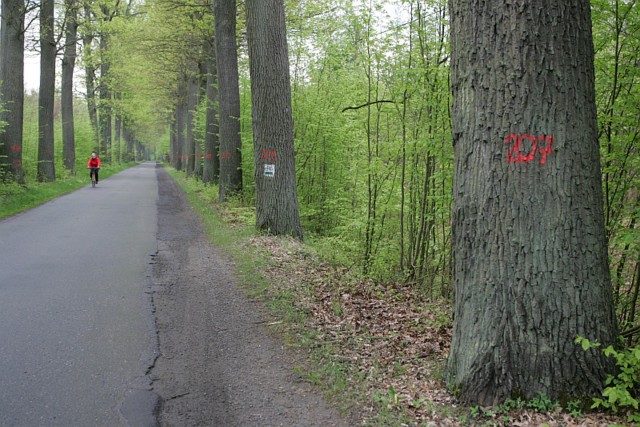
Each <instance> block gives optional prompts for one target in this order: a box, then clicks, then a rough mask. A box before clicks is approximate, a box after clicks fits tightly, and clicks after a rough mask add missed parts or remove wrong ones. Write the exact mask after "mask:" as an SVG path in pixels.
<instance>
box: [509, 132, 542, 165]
mask: <svg viewBox="0 0 640 427" xmlns="http://www.w3.org/2000/svg"><path fill="white" fill-rule="evenodd" d="M504 142H505V144H513V145H512V146H511V149H509V154H507V162H509V163H523V162H524V163H530V162H532V161H533V160H534V159H535V157H536V154H539V155H540V164H541V165H544V164H545V163H546V161H547V156H548V155H549V153H551V151H553V148H552V145H553V136H551V135H542V136H533V135H529V134H524V135H516V134H515V133H512V134H511V135H509V136H507V137H506V138H505V139H504ZM541 142H545V146H544V147H542V144H541ZM526 146H529V147H530V148H528V149H527V148H526ZM523 150H526V152H524V153H523Z"/></svg>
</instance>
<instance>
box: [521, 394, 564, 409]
mask: <svg viewBox="0 0 640 427" xmlns="http://www.w3.org/2000/svg"><path fill="white" fill-rule="evenodd" d="M558 406H559V405H558V402H553V401H552V400H551V399H550V398H549V396H547V395H546V394H544V393H538V394H537V395H536V397H534V398H533V399H531V400H530V401H529V402H527V408H529V409H534V410H536V411H539V412H549V411H553V410H554V409H555V408H557V407H558Z"/></svg>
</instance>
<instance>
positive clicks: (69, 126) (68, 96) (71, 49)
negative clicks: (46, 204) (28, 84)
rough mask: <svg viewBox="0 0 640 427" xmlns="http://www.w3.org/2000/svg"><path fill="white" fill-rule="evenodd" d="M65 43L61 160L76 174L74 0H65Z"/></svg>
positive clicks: (75, 34) (75, 31) (75, 22)
mask: <svg viewBox="0 0 640 427" xmlns="http://www.w3.org/2000/svg"><path fill="white" fill-rule="evenodd" d="M65 10H66V14H67V19H66V25H65V45H64V53H63V57H62V82H61V89H60V90H61V99H60V104H61V114H62V160H63V163H64V167H65V168H66V169H67V170H70V171H71V173H72V174H73V175H75V174H76V145H75V131H74V119H73V70H74V68H75V63H76V37H77V34H78V22H77V10H76V2H75V0H66V2H65Z"/></svg>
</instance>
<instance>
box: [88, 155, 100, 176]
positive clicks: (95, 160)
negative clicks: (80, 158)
mask: <svg viewBox="0 0 640 427" xmlns="http://www.w3.org/2000/svg"><path fill="white" fill-rule="evenodd" d="M87 167H88V168H89V178H91V174H93V173H95V174H96V184H97V183H98V171H99V170H100V158H99V157H98V155H97V154H96V153H91V158H90V159H89V162H88V163H87Z"/></svg>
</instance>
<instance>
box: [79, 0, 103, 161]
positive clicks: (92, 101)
mask: <svg viewBox="0 0 640 427" xmlns="http://www.w3.org/2000/svg"><path fill="white" fill-rule="evenodd" d="M84 19H85V21H87V22H91V20H92V19H93V18H92V13H91V6H90V5H89V3H88V2H87V3H85V5H84ZM91 31H92V30H91V29H85V32H84V35H83V37H82V44H83V46H84V52H83V55H82V56H83V62H84V74H85V86H86V89H87V94H86V96H87V110H88V112H89V121H90V122H91V128H92V129H93V137H94V142H95V144H96V150H95V151H96V152H100V133H99V129H98V128H99V126H98V107H97V105H96V67H95V65H94V62H95V61H94V53H93V46H92V45H93V38H94V37H93V34H92V33H91Z"/></svg>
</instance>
